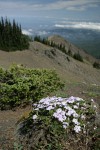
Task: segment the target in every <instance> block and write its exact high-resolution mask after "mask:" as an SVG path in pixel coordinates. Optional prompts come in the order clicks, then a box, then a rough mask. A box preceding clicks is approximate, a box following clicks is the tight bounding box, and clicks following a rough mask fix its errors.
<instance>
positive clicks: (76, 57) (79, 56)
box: [73, 52, 83, 62]
mask: <svg viewBox="0 0 100 150" xmlns="http://www.w3.org/2000/svg"><path fill="white" fill-rule="evenodd" d="M73 58H74V59H76V60H79V61H81V62H83V58H82V56H81V55H80V53H79V52H78V53H75V54H74V55H73Z"/></svg>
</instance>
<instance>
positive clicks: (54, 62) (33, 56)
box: [0, 36, 100, 85]
mask: <svg viewBox="0 0 100 150" xmlns="http://www.w3.org/2000/svg"><path fill="white" fill-rule="evenodd" d="M48 40H52V41H54V42H55V43H57V44H58V43H59V44H64V45H65V48H66V51H67V50H68V49H69V47H70V49H71V51H72V53H75V52H79V53H80V54H81V55H82V57H83V59H84V62H80V61H77V60H75V59H73V58H72V57H70V56H68V55H66V54H64V53H63V52H61V51H60V50H58V49H57V48H54V47H51V46H47V45H44V44H42V43H39V42H36V41H33V42H31V43H30V48H29V50H24V51H16V52H4V51H2V50H0V66H1V67H4V68H8V67H9V66H10V65H12V64H14V63H15V64H23V65H24V66H26V67H31V68H48V69H55V70H56V71H57V73H58V74H59V75H60V77H61V78H62V79H64V80H65V81H67V82H70V81H75V82H88V83H91V84H97V85H99V84H100V77H99V75H100V70H98V69H95V68H93V66H92V64H93V62H94V61H96V59H95V58H93V57H92V56H90V55H88V54H86V53H85V52H84V51H83V50H81V49H79V48H77V47H76V46H75V45H73V44H71V43H70V42H68V41H66V40H65V39H63V38H62V37H60V36H51V37H49V38H48Z"/></svg>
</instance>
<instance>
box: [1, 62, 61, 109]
mask: <svg viewBox="0 0 100 150" xmlns="http://www.w3.org/2000/svg"><path fill="white" fill-rule="evenodd" d="M62 87H63V83H62V82H61V81H60V79H59V77H58V76H57V74H56V72H55V71H53V70H46V69H42V70H40V69H28V68H24V67H23V66H16V65H15V66H13V67H11V68H10V69H8V70H4V69H2V68H1V69H0V107H1V109H5V107H6V106H8V107H14V106H18V105H20V104H23V103H26V104H27V103H29V102H30V101H33V102H35V101H37V100H39V99H40V98H42V97H43V96H46V95H49V94H50V93H51V92H53V91H56V90H57V89H59V88H62Z"/></svg>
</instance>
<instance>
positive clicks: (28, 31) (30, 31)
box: [22, 29, 33, 35]
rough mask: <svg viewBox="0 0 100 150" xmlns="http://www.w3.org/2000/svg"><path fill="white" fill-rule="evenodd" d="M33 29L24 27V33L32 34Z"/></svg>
mask: <svg viewBox="0 0 100 150" xmlns="http://www.w3.org/2000/svg"><path fill="white" fill-rule="evenodd" d="M32 31H33V30H32V29H29V30H26V29H22V33H23V34H25V35H32Z"/></svg>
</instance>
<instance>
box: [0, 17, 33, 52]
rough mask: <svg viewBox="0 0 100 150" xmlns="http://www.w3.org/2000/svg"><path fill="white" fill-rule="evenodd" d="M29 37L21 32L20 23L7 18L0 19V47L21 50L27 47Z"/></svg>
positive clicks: (6, 49)
mask: <svg viewBox="0 0 100 150" xmlns="http://www.w3.org/2000/svg"><path fill="white" fill-rule="evenodd" d="M29 41H30V38H29V37H28V36H27V35H24V34H22V29H21V25H18V23H16V22H15V20H13V22H12V23H11V22H10V21H9V20H8V19H7V18H5V19H4V18H3V17H1V20H0V49H2V50H5V51H15V50H23V49H27V48H28V47H29Z"/></svg>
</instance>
